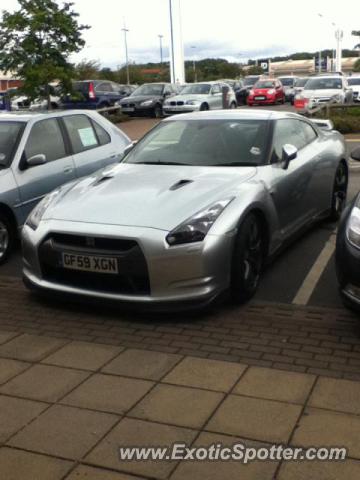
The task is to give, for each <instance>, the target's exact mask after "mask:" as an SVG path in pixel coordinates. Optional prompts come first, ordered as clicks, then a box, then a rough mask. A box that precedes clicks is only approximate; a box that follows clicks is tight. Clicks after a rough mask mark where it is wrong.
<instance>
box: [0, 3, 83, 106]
mask: <svg viewBox="0 0 360 480" xmlns="http://www.w3.org/2000/svg"><path fill="white" fill-rule="evenodd" d="M18 4H19V6H20V9H19V10H17V11H15V12H13V13H10V12H7V11H3V17H2V21H1V22H0V70H3V71H5V72H8V71H12V72H15V73H16V75H17V76H18V77H20V78H21V79H22V80H23V82H24V84H23V87H22V89H21V90H22V92H23V93H25V94H26V95H28V96H29V98H31V99H33V98H36V97H39V96H40V97H45V98H47V100H48V107H50V87H49V84H50V82H52V81H54V80H58V81H59V82H60V84H61V85H62V86H63V87H64V88H69V87H70V84H71V83H70V82H71V78H72V75H73V66H72V65H71V64H70V63H69V61H68V58H69V56H70V55H71V54H72V53H76V52H79V51H80V50H81V48H82V47H83V46H84V44H85V41H84V40H83V38H82V30H84V29H87V28H89V27H88V26H87V25H79V23H78V21H77V17H78V14H77V13H76V12H74V11H73V9H72V6H73V4H72V3H64V4H63V5H62V6H59V5H58V4H57V3H56V1H55V0H18Z"/></svg>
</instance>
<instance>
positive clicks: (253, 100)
mask: <svg viewBox="0 0 360 480" xmlns="http://www.w3.org/2000/svg"><path fill="white" fill-rule="evenodd" d="M276 103H285V92H284V88H283V86H282V84H281V82H280V81H279V80H276V79H270V78H269V79H267V80H259V81H258V82H256V83H255V85H254V86H253V88H252V89H251V90H250V92H249V95H248V97H247V104H248V105H249V106H252V105H275V104H276Z"/></svg>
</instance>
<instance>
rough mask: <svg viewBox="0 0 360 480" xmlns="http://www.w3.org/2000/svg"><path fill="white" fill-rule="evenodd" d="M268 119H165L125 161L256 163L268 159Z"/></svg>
mask: <svg viewBox="0 0 360 480" xmlns="http://www.w3.org/2000/svg"><path fill="white" fill-rule="evenodd" d="M267 129H268V121H267V120H254V119H249V120H245V119H244V120H236V119H233V120H231V119H225V120H208V119H207V120H175V121H167V122H162V123H161V124H159V125H158V126H157V127H155V128H154V130H152V131H151V132H150V133H149V134H148V135H146V136H145V137H144V138H143V140H141V141H140V142H139V143H138V144H137V145H136V147H135V148H134V149H133V150H131V151H130V152H129V154H128V155H127V156H126V157H125V159H124V162H125V163H138V164H139V163H141V164H150V165H161V164H162V165H191V166H239V167H241V166H249V165H250V166H256V165H262V164H264V162H265V150H266V142H267Z"/></svg>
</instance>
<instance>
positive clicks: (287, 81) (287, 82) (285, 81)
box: [279, 77, 295, 87]
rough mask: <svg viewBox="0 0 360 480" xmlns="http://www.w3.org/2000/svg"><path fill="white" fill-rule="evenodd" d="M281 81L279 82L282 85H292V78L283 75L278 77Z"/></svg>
mask: <svg viewBox="0 0 360 480" xmlns="http://www.w3.org/2000/svg"><path fill="white" fill-rule="evenodd" d="M279 80H280V81H281V83H282V84H283V85H284V87H292V86H293V85H294V80H295V79H294V78H284V77H281V78H280V79H279Z"/></svg>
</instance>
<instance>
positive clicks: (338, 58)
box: [318, 13, 344, 72]
mask: <svg viewBox="0 0 360 480" xmlns="http://www.w3.org/2000/svg"><path fill="white" fill-rule="evenodd" d="M318 15H319V17H321V18H323V19H324V20H328V23H329V24H330V23H331V26H332V27H333V28H334V29H335V38H336V65H335V69H334V59H333V62H332V69H333V70H335V71H337V72H341V69H342V48H341V42H342V39H343V36H344V32H343V31H342V30H341V29H340V28H339V26H338V25H336V23H335V22H331V21H329V19H328V18H327V17H326V16H325V15H323V14H322V13H318Z"/></svg>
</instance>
